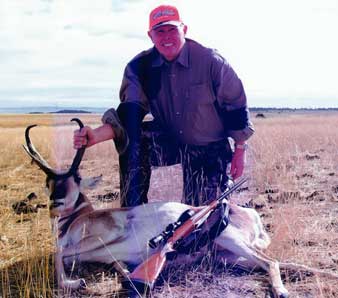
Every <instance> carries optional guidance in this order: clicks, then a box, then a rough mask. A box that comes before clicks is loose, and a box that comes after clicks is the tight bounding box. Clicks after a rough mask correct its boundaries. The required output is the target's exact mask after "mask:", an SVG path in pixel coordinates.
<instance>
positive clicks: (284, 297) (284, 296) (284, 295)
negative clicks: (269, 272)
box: [274, 289, 289, 298]
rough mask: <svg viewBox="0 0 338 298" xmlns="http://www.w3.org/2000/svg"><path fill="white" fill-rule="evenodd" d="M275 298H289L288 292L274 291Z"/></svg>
mask: <svg viewBox="0 0 338 298" xmlns="http://www.w3.org/2000/svg"><path fill="white" fill-rule="evenodd" d="M274 297H275V298H289V292H288V291H287V290H286V289H283V290H279V291H275V295H274Z"/></svg>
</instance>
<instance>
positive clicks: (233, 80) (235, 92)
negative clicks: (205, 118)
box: [211, 51, 254, 141]
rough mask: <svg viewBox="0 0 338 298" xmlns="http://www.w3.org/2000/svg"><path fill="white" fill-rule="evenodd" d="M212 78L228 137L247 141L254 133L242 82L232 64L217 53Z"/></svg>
mask: <svg viewBox="0 0 338 298" xmlns="http://www.w3.org/2000/svg"><path fill="white" fill-rule="evenodd" d="M211 76H212V78H213V88H214V92H215V95H216V100H217V103H216V104H217V105H218V107H219V112H220V116H221V118H222V121H223V124H224V127H225V129H226V130H227V134H228V136H230V137H231V138H233V139H234V140H235V141H245V140H247V139H248V138H250V137H251V136H252V134H253V133H254V128H253V125H252V123H251V121H250V115H249V110H248V107H247V99H246V95H245V91H244V87H243V84H242V81H241V80H240V79H239V78H238V76H237V74H236V73H235V71H234V70H233V68H232V67H231V66H230V64H229V63H228V62H227V61H226V60H225V59H224V58H223V57H222V56H220V55H219V54H218V53H217V52H216V51H215V52H214V55H213V61H212V67H211Z"/></svg>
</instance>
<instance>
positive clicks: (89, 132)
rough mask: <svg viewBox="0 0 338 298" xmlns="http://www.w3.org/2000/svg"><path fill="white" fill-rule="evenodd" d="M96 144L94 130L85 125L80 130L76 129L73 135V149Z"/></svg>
mask: <svg viewBox="0 0 338 298" xmlns="http://www.w3.org/2000/svg"><path fill="white" fill-rule="evenodd" d="M94 144H96V142H95V133H94V130H93V129H92V128H91V127H89V126H85V127H83V128H82V129H81V130H79V129H77V130H75V131H74V135H73V147H74V149H80V148H81V147H82V146H85V147H90V146H92V145H94Z"/></svg>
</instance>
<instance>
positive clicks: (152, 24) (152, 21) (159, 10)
mask: <svg viewBox="0 0 338 298" xmlns="http://www.w3.org/2000/svg"><path fill="white" fill-rule="evenodd" d="M181 24H182V21H181V19H180V15H179V13H178V10H177V8H176V7H175V6H171V5H160V6H158V7H156V8H154V9H153V10H152V11H151V13H150V15H149V30H152V29H155V28H157V27H160V26H163V25H175V26H179V25H181Z"/></svg>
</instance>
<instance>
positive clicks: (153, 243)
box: [148, 209, 195, 248]
mask: <svg viewBox="0 0 338 298" xmlns="http://www.w3.org/2000/svg"><path fill="white" fill-rule="evenodd" d="M194 213H195V212H194V211H193V210H192V209H188V210H186V211H184V212H183V213H182V214H181V215H180V217H179V219H178V220H177V221H175V222H174V223H171V224H169V225H167V227H166V228H165V230H164V231H163V232H161V233H160V234H158V235H157V236H155V237H153V238H151V239H150V240H149V241H148V245H149V246H150V247H151V248H157V247H158V246H159V245H160V244H162V243H165V242H166V241H167V240H168V239H169V238H170V237H171V236H172V235H173V234H174V232H175V231H176V230H177V229H178V228H179V227H180V226H181V225H182V224H184V223H185V222H186V221H187V220H188V219H189V218H191V217H192V216H193V215H194Z"/></svg>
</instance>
